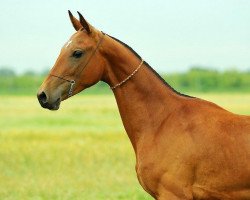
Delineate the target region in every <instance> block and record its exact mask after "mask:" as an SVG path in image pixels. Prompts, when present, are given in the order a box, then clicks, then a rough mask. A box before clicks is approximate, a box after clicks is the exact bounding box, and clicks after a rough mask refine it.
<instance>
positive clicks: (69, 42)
mask: <svg viewBox="0 0 250 200" xmlns="http://www.w3.org/2000/svg"><path fill="white" fill-rule="evenodd" d="M71 43H72V40H70V41H68V42H67V44H66V46H65V48H67V47H68V46H69V45H70V44H71Z"/></svg>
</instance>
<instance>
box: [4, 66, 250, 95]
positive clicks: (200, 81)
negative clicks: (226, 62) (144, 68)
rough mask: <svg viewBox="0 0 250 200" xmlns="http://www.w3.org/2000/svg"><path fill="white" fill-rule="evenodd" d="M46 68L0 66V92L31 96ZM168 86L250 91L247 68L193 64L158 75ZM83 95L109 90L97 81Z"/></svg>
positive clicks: (197, 90) (189, 89)
mask: <svg viewBox="0 0 250 200" xmlns="http://www.w3.org/2000/svg"><path fill="white" fill-rule="evenodd" d="M46 74H47V71H45V72H43V73H35V72H32V71H28V72H25V73H23V74H19V75H18V74H16V73H15V72H14V71H13V70H10V69H5V68H2V69H0V95H4V94H6V95H35V94H36V92H37V90H38V88H39V86H40V85H41V83H42V81H43V79H44V78H45V76H46ZM162 77H163V78H164V79H165V80H166V82H167V83H169V85H171V86H172V87H173V88H175V89H176V90H177V91H179V92H182V93H188V92H250V71H238V70H226V71H223V72H220V71H217V70H211V69H204V68H201V67H193V68H191V69H190V70H189V71H187V72H183V73H172V74H162ZM84 93H87V94H90V93H91V94H108V93H111V92H110V90H109V87H108V86H107V85H106V84H105V83H102V82H100V83H98V84H97V85H96V86H95V87H93V88H91V89H89V90H87V91H86V92H84Z"/></svg>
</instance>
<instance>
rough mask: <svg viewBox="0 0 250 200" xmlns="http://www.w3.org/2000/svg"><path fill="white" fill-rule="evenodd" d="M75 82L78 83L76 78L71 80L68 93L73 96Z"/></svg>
mask: <svg viewBox="0 0 250 200" xmlns="http://www.w3.org/2000/svg"><path fill="white" fill-rule="evenodd" d="M75 83H76V82H75V80H71V81H70V88H69V95H68V97H71V96H72V93H73V87H74V85H75Z"/></svg>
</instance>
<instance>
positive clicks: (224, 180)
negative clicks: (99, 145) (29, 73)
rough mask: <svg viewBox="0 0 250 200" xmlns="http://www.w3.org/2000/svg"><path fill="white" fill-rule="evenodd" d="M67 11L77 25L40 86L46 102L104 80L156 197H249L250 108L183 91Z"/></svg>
mask: <svg viewBox="0 0 250 200" xmlns="http://www.w3.org/2000/svg"><path fill="white" fill-rule="evenodd" d="M68 12H69V17H70V20H71V22H72V25H73V27H74V28H75V30H76V32H75V33H74V34H73V35H72V36H71V38H70V39H69V41H68V42H67V43H66V44H65V45H64V46H63V47H62V49H61V52H60V55H59V57H58V58H57V60H56V62H55V65H54V67H53V68H52V69H51V71H50V72H49V74H48V76H47V77H46V78H45V80H44V82H43V83H42V85H41V87H40V89H39V91H38V94H37V97H38V100H39V102H40V104H41V106H42V107H43V108H47V109H50V110H57V109H59V107H60V103H61V101H63V100H66V99H68V98H69V97H71V96H73V95H75V94H77V93H79V92H81V91H82V90H84V89H86V88H88V87H91V86H92V85H94V84H96V83H97V82H99V81H103V82H105V83H107V84H108V85H109V86H110V89H111V90H112V91H113V93H114V96H115V98H116V102H117V105H118V109H119V112H120V115H121V118H122V122H123V125H124V127H125V130H126V132H127V135H128V137H129V139H130V141H131V143H132V146H133V149H134V152H135V155H136V173H137V177H138V180H139V183H140V184H141V186H142V187H143V188H144V190H145V191H146V192H148V193H149V194H150V195H151V196H152V197H153V198H154V199H156V200H191V199H203V200H211V199H221V200H229V199H234V200H243V199H244V200H246V199H248V200H249V199H250V116H243V115H237V114H234V113H231V112H229V111H227V110H225V109H223V108H221V107H220V106H218V105H216V104H214V103H212V102H209V101H206V100H202V99H200V98H196V97H192V96H188V95H184V94H181V93H179V92H177V91H176V90H175V89H173V88H172V87H171V86H170V85H169V84H168V83H166V82H165V81H164V80H163V79H162V78H161V77H160V76H159V75H158V74H157V73H156V72H155V71H154V70H153V69H152V68H151V67H150V65H149V64H148V63H147V62H146V61H144V60H143V59H142V58H141V57H140V56H139V55H138V54H137V53H136V52H135V51H134V50H133V49H132V48H130V47H129V46H128V45H126V44H125V43H123V42H121V41H120V40H118V39H116V38H114V37H112V36H109V35H108V34H105V33H104V32H101V31H99V30H98V29H96V28H95V27H93V26H92V25H91V24H89V23H88V22H87V21H86V20H85V19H84V17H83V16H82V14H81V13H79V12H78V14H79V20H78V19H77V18H76V17H74V16H73V15H72V13H71V12H70V11H68Z"/></svg>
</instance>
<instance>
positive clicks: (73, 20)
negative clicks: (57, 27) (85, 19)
mask: <svg viewBox="0 0 250 200" xmlns="http://www.w3.org/2000/svg"><path fill="white" fill-rule="evenodd" d="M68 12H69V18H70V21H71V23H72V25H73V26H74V28H75V30H76V31H78V30H80V29H81V28H82V25H81V23H80V22H79V20H77V19H76V18H75V17H74V16H73V15H72V13H71V12H70V11H69V10H68Z"/></svg>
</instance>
